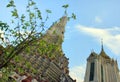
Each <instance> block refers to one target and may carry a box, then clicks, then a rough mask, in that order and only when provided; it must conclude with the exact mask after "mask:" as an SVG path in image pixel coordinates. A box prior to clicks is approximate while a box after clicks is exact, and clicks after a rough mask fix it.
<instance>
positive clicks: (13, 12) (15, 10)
mask: <svg viewBox="0 0 120 82" xmlns="http://www.w3.org/2000/svg"><path fill="white" fill-rule="evenodd" d="M11 13H12V16H13V17H15V18H18V13H17V9H14V11H11Z"/></svg>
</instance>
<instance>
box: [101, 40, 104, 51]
mask: <svg viewBox="0 0 120 82" xmlns="http://www.w3.org/2000/svg"><path fill="white" fill-rule="evenodd" d="M101 50H102V51H104V49H103V39H101Z"/></svg>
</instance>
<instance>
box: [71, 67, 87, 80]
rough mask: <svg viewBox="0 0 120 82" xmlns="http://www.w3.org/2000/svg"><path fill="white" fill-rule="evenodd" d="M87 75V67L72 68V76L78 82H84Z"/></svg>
mask: <svg viewBox="0 0 120 82" xmlns="http://www.w3.org/2000/svg"><path fill="white" fill-rule="evenodd" d="M84 75H85V65H81V66H75V67H72V68H70V76H71V77H72V78H73V79H76V81H77V82H83V81H84Z"/></svg>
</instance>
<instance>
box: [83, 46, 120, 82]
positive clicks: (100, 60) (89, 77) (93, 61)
mask: <svg viewBox="0 0 120 82" xmlns="http://www.w3.org/2000/svg"><path fill="white" fill-rule="evenodd" d="M84 82H120V75H119V69H118V64H117V61H116V60H114V59H112V58H110V57H109V56H108V55H107V54H106V53H105V51H104V49H103V45H102V48H101V52H100V54H97V53H95V52H91V54H90V56H89V57H88V58H87V68H86V73H85V78H84Z"/></svg>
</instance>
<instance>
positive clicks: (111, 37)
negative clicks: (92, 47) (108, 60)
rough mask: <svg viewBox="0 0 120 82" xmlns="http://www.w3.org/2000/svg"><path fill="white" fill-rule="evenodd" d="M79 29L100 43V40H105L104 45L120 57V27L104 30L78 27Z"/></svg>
mask: <svg viewBox="0 0 120 82" xmlns="http://www.w3.org/2000/svg"><path fill="white" fill-rule="evenodd" d="M77 29H78V30H79V31H80V32H83V33H86V34H88V35H89V36H92V37H94V38H95V39H96V40H97V41H99V42H100V39H102V38H103V41H104V45H105V46H107V47H108V48H109V49H110V50H111V51H112V52H113V53H114V54H116V55H120V50H119V49H120V27H112V28H104V29H102V28H95V27H87V26H82V25H78V26H77Z"/></svg>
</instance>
